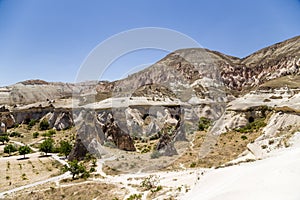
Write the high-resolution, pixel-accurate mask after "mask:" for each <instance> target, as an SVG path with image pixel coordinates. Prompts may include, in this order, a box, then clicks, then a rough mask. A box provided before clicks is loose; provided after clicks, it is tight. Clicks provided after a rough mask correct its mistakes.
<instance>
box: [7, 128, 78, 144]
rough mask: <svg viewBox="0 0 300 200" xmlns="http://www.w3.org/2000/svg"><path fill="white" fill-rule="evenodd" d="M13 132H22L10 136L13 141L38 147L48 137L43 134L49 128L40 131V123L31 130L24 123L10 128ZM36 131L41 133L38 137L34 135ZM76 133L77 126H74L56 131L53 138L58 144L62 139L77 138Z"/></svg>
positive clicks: (71, 140)
mask: <svg viewBox="0 0 300 200" xmlns="http://www.w3.org/2000/svg"><path fill="white" fill-rule="evenodd" d="M12 132H18V133H20V134H21V137H10V139H11V140H12V141H17V142H21V143H23V144H26V145H30V146H33V147H35V148H38V147H39V144H40V143H41V142H42V141H43V140H44V139H45V138H46V137H45V136H43V134H45V133H47V132H48V130H45V131H40V130H39V129H38V125H35V126H33V127H32V128H31V129H30V130H29V129H28V126H27V125H25V124H23V125H20V126H19V127H17V128H12V129H10V130H9V133H12ZM35 132H38V133H39V135H38V136H37V138H34V137H33V133H35ZM75 135H76V130H75V127H73V128H71V129H68V130H62V131H56V133H55V134H54V135H52V136H51V138H52V139H53V140H54V143H55V144H56V145H57V144H59V142H60V141H62V140H66V141H70V142H73V141H74V140H75Z"/></svg>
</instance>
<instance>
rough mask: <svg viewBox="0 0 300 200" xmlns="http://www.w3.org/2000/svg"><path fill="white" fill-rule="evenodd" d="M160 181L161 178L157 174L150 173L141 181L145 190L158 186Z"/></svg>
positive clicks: (141, 185)
mask: <svg viewBox="0 0 300 200" xmlns="http://www.w3.org/2000/svg"><path fill="white" fill-rule="evenodd" d="M158 182H159V179H158V177H157V176H154V175H150V176H148V177H146V178H145V179H144V180H143V181H142V182H141V184H140V187H142V188H143V189H145V190H150V189H153V188H156V187H157V184H158Z"/></svg>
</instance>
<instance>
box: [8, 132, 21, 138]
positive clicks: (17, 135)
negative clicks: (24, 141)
mask: <svg viewBox="0 0 300 200" xmlns="http://www.w3.org/2000/svg"><path fill="white" fill-rule="evenodd" d="M9 136H10V137H21V136H22V134H21V133H19V132H16V131H14V132H11V133H10V134H9Z"/></svg>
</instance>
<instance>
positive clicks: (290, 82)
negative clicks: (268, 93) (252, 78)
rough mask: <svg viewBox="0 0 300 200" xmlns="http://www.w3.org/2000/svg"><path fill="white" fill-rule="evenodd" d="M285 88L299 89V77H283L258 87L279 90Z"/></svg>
mask: <svg viewBox="0 0 300 200" xmlns="http://www.w3.org/2000/svg"><path fill="white" fill-rule="evenodd" d="M285 86H288V87H289V88H294V89H298V88H299V87H300V76H297V75H296V76H292V75H290V76H283V77H280V78H277V79H275V80H270V81H268V82H266V83H264V84H263V85H261V86H260V88H261V89H264V88H281V87H285Z"/></svg>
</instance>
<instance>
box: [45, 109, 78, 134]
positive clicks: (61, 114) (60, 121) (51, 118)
mask: <svg viewBox="0 0 300 200" xmlns="http://www.w3.org/2000/svg"><path fill="white" fill-rule="evenodd" d="M44 119H47V121H48V122H49V126H50V128H55V129H56V130H58V131H60V130H64V129H68V128H71V127H72V126H74V122H73V116H72V113H71V111H64V110H54V111H53V112H50V113H48V114H47V115H46V116H45V117H44Z"/></svg>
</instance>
